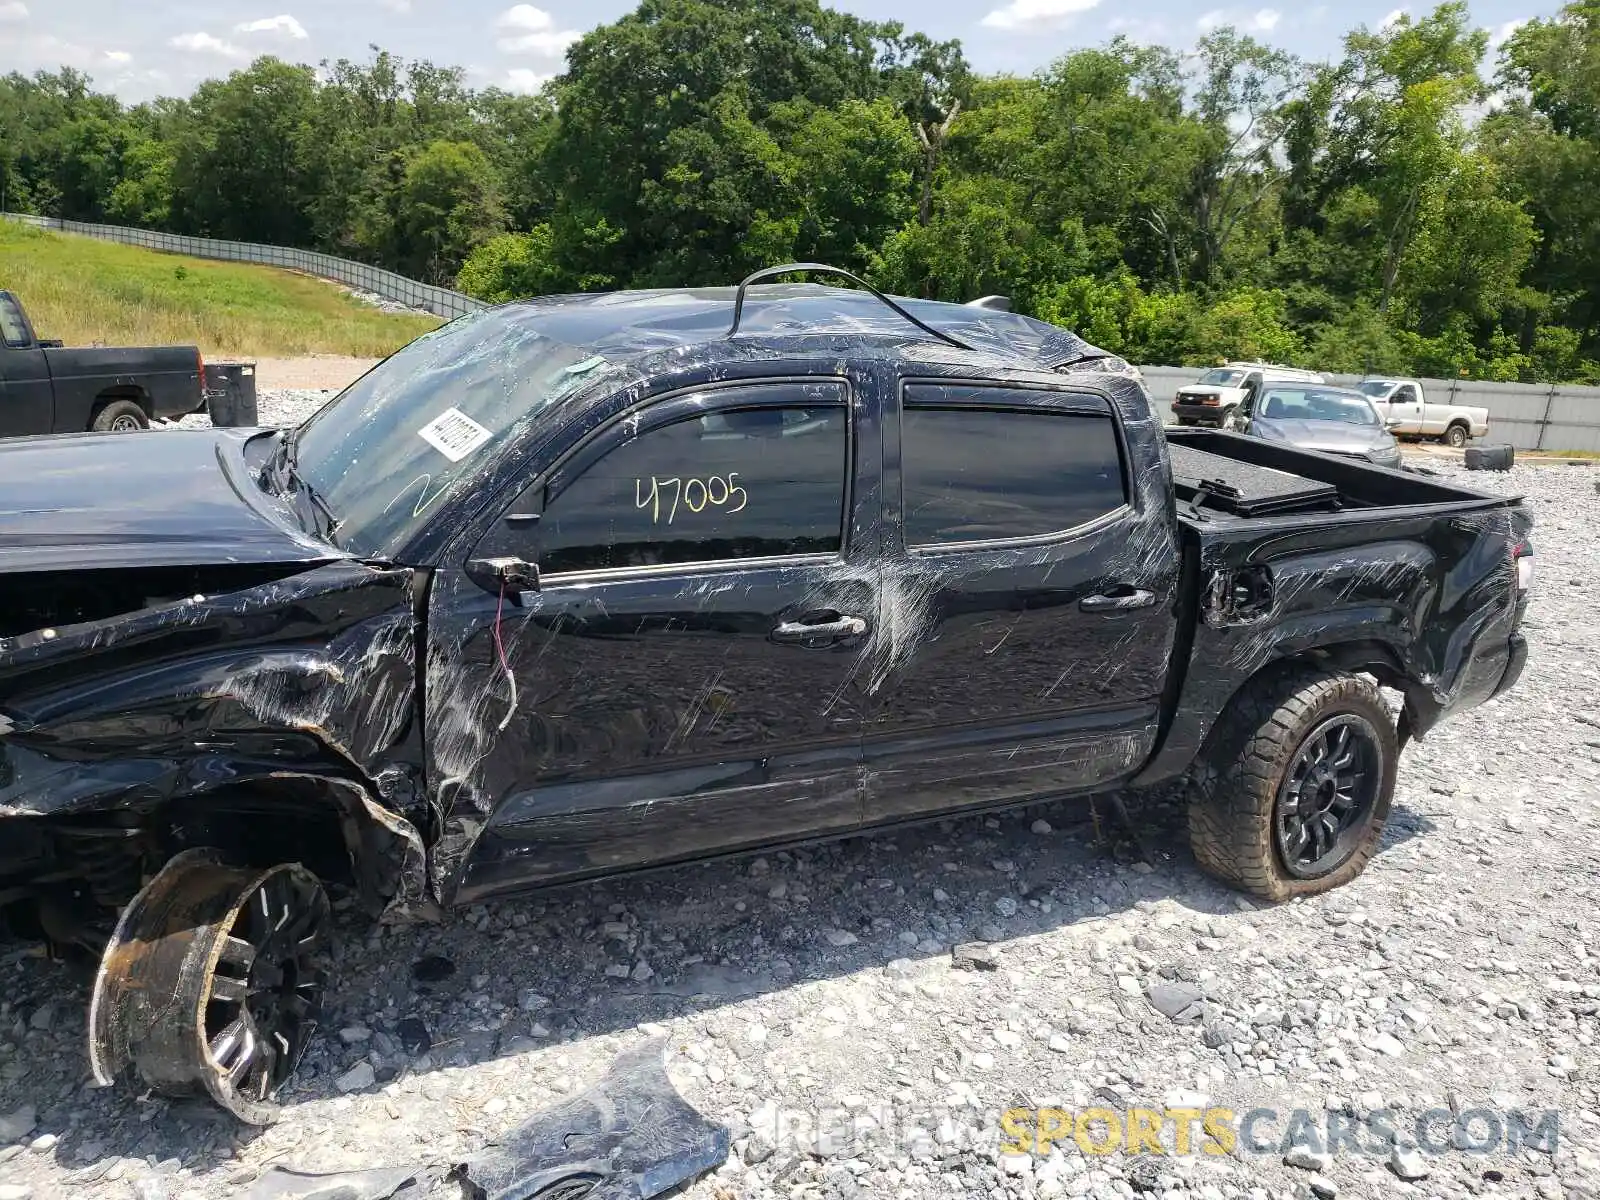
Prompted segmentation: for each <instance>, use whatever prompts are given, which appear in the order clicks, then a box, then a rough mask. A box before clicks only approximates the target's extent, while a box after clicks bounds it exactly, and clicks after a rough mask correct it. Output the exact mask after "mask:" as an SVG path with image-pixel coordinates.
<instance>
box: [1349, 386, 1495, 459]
mask: <svg viewBox="0 0 1600 1200" xmlns="http://www.w3.org/2000/svg"><path fill="white" fill-rule="evenodd" d="M1356 386H1357V387H1359V388H1360V389H1361V391H1363V392H1364V393H1366V395H1367V397H1368V399H1370V400H1371V401H1372V403H1373V406H1374V407H1375V408H1376V409H1377V410H1378V415H1379V416H1380V417H1384V418H1389V419H1392V420H1393V421H1395V422H1396V424H1394V425H1391V426H1390V429H1391V430H1392V431H1393V432H1394V433H1395V434H1397V435H1399V436H1400V437H1412V438H1418V437H1421V438H1439V439H1440V440H1441V441H1443V442H1445V443H1446V444H1448V445H1451V446H1455V447H1457V448H1459V447H1462V446H1465V445H1466V444H1467V440H1468V439H1469V438H1481V437H1483V436H1484V434H1486V433H1488V432H1489V410H1488V409H1487V408H1476V407H1473V406H1472V405H1469V404H1434V403H1431V402H1430V401H1429V400H1428V398H1427V396H1426V394H1425V393H1424V392H1423V390H1422V383H1421V382H1420V381H1419V380H1416V379H1364V380H1362V381H1361V382H1360V383H1359V384H1357V385H1356Z"/></svg>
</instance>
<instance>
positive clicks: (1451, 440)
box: [1444, 422, 1471, 450]
mask: <svg viewBox="0 0 1600 1200" xmlns="http://www.w3.org/2000/svg"><path fill="white" fill-rule="evenodd" d="M1469 436H1471V431H1470V430H1468V429H1467V427H1466V426H1465V425H1462V424H1460V423H1459V422H1458V423H1456V424H1454V425H1452V426H1450V428H1448V429H1446V430H1445V431H1444V441H1445V445H1447V446H1451V447H1453V448H1455V449H1457V450H1459V449H1461V448H1462V447H1463V446H1465V445H1466V444H1467V438H1468V437H1469Z"/></svg>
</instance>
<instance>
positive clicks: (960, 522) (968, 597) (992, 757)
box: [866, 382, 1179, 822]
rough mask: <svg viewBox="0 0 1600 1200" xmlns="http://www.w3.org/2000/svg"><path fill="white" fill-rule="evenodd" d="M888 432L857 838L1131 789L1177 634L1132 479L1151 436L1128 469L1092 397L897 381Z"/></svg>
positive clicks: (1161, 485)
mask: <svg viewBox="0 0 1600 1200" xmlns="http://www.w3.org/2000/svg"><path fill="white" fill-rule="evenodd" d="M899 417H900V419H899V422H898V424H897V425H896V424H895V423H894V422H889V423H888V428H886V434H885V441H886V445H887V446H888V447H889V451H888V454H887V459H888V467H889V469H888V471H887V477H888V479H889V480H890V486H889V488H888V489H887V491H888V492H889V494H890V495H893V494H894V492H895V489H894V486H893V484H894V481H895V480H896V478H898V481H899V485H900V486H899V495H900V503H901V508H900V511H899V512H898V513H893V512H892V513H891V514H890V517H889V521H890V524H891V527H893V526H898V528H899V529H900V530H901V531H902V532H903V535H904V537H903V541H904V545H903V547H902V548H901V551H900V553H901V555H902V557H901V558H900V560H899V562H900V572H899V575H900V578H899V581H898V584H897V586H896V588H895V589H894V590H893V591H886V596H885V603H886V605H887V606H888V607H889V609H890V610H891V612H892V613H893V614H894V616H895V618H896V619H897V620H898V621H899V622H900V631H901V633H902V635H903V636H902V637H901V639H900V642H899V644H898V645H897V646H896V647H895V651H894V655H893V657H892V658H891V659H890V660H888V662H887V664H886V666H887V669H886V671H885V673H884V676H883V678H882V680H881V684H880V686H877V687H875V688H874V689H873V691H872V696H871V702H870V708H869V712H868V724H867V741H866V765H867V772H868V786H867V819H868V821H869V822H877V821H891V820H897V819H902V818H911V817H918V816H927V815H930V814H933V813H937V812H942V811H950V810H955V809H960V808H963V807H969V806H971V807H975V806H981V805H986V804H998V803H1005V802H1008V801H1011V800H1018V799H1023V798H1026V797H1030V796H1046V795H1050V794H1058V793H1068V792H1073V791H1080V790H1086V789H1093V788H1097V787H1101V786H1104V785H1107V784H1110V783H1113V782H1115V781H1117V780H1119V779H1121V778H1123V777H1125V776H1128V775H1130V774H1131V773H1132V772H1133V771H1134V770H1136V769H1137V768H1138V767H1139V766H1140V765H1141V764H1142V763H1143V761H1144V760H1145V759H1146V758H1147V757H1148V755H1149V754H1150V752H1151V750H1152V748H1153V746H1154V744H1155V739H1156V726H1157V721H1158V715H1159V706H1160V696H1161V692H1162V686H1163V683H1164V681H1165V678H1166V672H1167V667H1168V662H1169V660H1170V657H1171V654H1172V647H1173V642H1174V638H1175V634H1176V631H1177V616H1176V613H1175V600H1176V589H1177V582H1178V571H1179V553H1178V545H1177V529H1176V523H1175V520H1174V517H1173V511H1172V499H1171V488H1170V483H1169V482H1168V481H1167V480H1166V479H1165V478H1164V477H1162V478H1154V479H1152V478H1149V477H1150V476H1152V475H1160V473H1159V472H1153V471H1146V472H1143V474H1144V475H1145V476H1146V478H1144V479H1142V480H1141V479H1139V478H1138V475H1139V474H1140V473H1138V472H1135V471H1133V470H1132V468H1131V461H1146V462H1147V463H1150V464H1153V463H1154V462H1156V461H1159V455H1160V450H1159V446H1158V441H1159V436H1160V435H1159V432H1157V431H1155V429H1154V423H1153V421H1152V422H1149V423H1148V425H1149V428H1146V429H1143V430H1141V431H1140V436H1141V438H1143V439H1145V440H1144V441H1143V442H1142V443H1141V444H1140V445H1139V446H1138V450H1139V452H1140V454H1141V455H1142V456H1144V457H1143V458H1135V459H1132V460H1131V461H1130V445H1129V443H1128V441H1127V439H1126V437H1125V436H1124V431H1123V430H1122V429H1121V428H1120V425H1119V421H1118V419H1117V417H1116V414H1115V411H1114V410H1113V409H1112V407H1111V406H1110V405H1109V404H1108V402H1107V401H1106V400H1105V399H1104V398H1102V397H1101V396H1098V395H1095V394H1091V393H1085V392H1072V391H1066V390H1062V389H1060V388H1059V387H1053V386H1041V387H1038V388H1027V387H1010V386H1006V387H1001V386H986V385H979V384H971V385H968V384H959V383H942V382H925V383H918V382H908V383H906V384H905V385H904V386H903V387H902V390H901V404H900V414H899ZM896 433H898V437H896ZM896 467H897V468H898V470H896V469H895V468H896ZM881 623H882V618H880V624H881Z"/></svg>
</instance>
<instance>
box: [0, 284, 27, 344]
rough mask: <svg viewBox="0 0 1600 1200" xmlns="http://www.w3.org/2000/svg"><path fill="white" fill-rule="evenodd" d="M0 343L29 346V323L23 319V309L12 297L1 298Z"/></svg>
mask: <svg viewBox="0 0 1600 1200" xmlns="http://www.w3.org/2000/svg"><path fill="white" fill-rule="evenodd" d="M0 341H4V342H5V344H6V345H8V346H12V347H17V346H26V345H28V344H29V338H28V323H27V322H26V321H24V320H23V319H22V309H21V307H20V306H19V305H18V304H17V302H16V301H15V300H13V299H12V298H11V297H10V296H0Z"/></svg>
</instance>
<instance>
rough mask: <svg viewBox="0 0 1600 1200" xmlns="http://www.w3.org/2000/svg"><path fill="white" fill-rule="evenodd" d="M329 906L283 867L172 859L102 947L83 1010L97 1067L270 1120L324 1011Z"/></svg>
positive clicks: (310, 880)
mask: <svg viewBox="0 0 1600 1200" xmlns="http://www.w3.org/2000/svg"><path fill="white" fill-rule="evenodd" d="M328 916H329V914H328V899H327V895H326V894H325V893H324V892H323V890H322V886H321V884H319V883H318V882H317V879H316V876H314V875H313V874H311V872H309V871H307V870H306V869H305V868H304V867H301V866H297V865H293V864H285V865H281V866H276V867H272V868H270V869H268V870H265V871H262V870H258V869H253V868H238V867H230V866H227V865H225V864H223V863H221V862H220V861H218V858H217V856H216V855H215V853H214V852H212V851H209V850H191V851H187V852H185V853H184V854H180V855H179V856H178V857H176V858H174V859H173V860H172V861H171V862H170V863H168V864H167V866H166V867H165V868H164V869H163V870H162V871H161V873H160V874H159V875H157V876H156V877H155V879H153V880H151V882H150V883H149V884H148V885H147V886H146V887H145V889H144V890H143V891H141V892H140V893H139V894H138V896H136V897H134V899H133V902H132V903H131V904H129V905H128V907H127V909H126V910H125V911H124V912H123V915H122V919H121V921H119V922H118V925H117V931H116V933H115V935H113V937H112V939H111V942H110V944H109V945H108V946H107V947H106V951H105V956H104V958H103V959H102V960H101V964H100V971H99V974H98V975H97V976H96V978H95V988H94V998H93V1001H92V1002H91V1005H90V1010H89V1058H90V1062H91V1065H92V1066H93V1068H94V1073H95V1077H96V1078H97V1079H98V1080H99V1081H100V1082H101V1083H111V1082H112V1081H113V1080H114V1079H115V1078H116V1077H117V1076H118V1075H121V1074H123V1073H124V1072H125V1071H126V1070H127V1069H128V1068H130V1067H131V1068H132V1069H133V1070H134V1071H135V1072H137V1074H138V1075H139V1076H140V1077H141V1078H142V1079H143V1080H144V1081H145V1082H146V1083H147V1084H149V1085H150V1086H151V1087H153V1088H156V1089H158V1090H161V1091H165V1092H172V1093H177V1094H185V1093H187V1094H194V1093H197V1092H204V1093H205V1094H208V1095H210V1096H211V1098H212V1099H213V1100H215V1101H216V1102H217V1103H218V1104H220V1105H221V1106H222V1107H223V1108H226V1109H227V1110H228V1111H229V1112H231V1113H233V1114H234V1115H235V1116H237V1117H239V1119H241V1120H243V1121H246V1122H248V1123H250V1124H254V1125H262V1124H267V1123H268V1122H270V1121H271V1120H272V1119H273V1117H274V1116H275V1115H276V1109H275V1107H274V1106H273V1104H272V1103H271V1099H272V1096H273V1093H274V1092H276V1091H277V1089H278V1088H279V1087H280V1086H281V1085H282V1084H283V1083H284V1082H285V1081H286V1080H287V1079H288V1078H289V1076H290V1075H291V1074H293V1072H294V1069H295V1067H296V1065H298V1063H299V1061H300V1056H301V1055H302V1054H303V1053H304V1052H305V1048H306V1046H307V1044H308V1043H309V1042H310V1040H311V1036H312V1034H313V1033H314V1032H315V1030H316V1025H317V1019H318V1017H319V1015H320V1013H321V1008H322V994H323V990H324V988H325V986H326V980H327V975H326V971H325V969H324V964H323V947H324V945H325V941H326V936H327V926H328Z"/></svg>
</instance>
